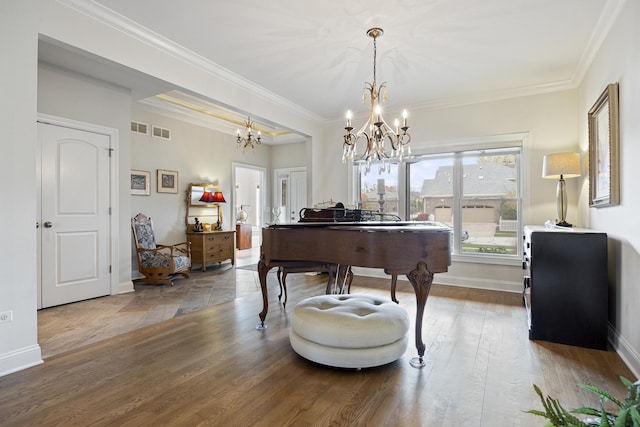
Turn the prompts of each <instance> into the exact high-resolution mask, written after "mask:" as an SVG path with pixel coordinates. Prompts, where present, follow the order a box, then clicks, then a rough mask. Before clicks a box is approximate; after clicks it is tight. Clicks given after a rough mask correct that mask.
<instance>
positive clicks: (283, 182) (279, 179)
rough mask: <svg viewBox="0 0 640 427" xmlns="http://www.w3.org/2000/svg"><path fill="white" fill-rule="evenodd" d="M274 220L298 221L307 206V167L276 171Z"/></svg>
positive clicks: (282, 222)
mask: <svg viewBox="0 0 640 427" xmlns="http://www.w3.org/2000/svg"><path fill="white" fill-rule="evenodd" d="M273 186H274V192H273V197H274V202H273V215H274V222H277V223H281V224H291V223H294V222H298V220H299V219H300V211H301V210H302V209H303V208H306V207H308V206H307V168H305V167H298V168H281V169H276V170H275V171H274V184H273Z"/></svg>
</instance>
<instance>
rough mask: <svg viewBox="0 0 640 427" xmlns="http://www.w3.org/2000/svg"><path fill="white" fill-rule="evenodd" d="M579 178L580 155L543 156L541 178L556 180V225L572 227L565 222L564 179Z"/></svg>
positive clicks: (558, 154) (555, 154) (556, 154)
mask: <svg viewBox="0 0 640 427" xmlns="http://www.w3.org/2000/svg"><path fill="white" fill-rule="evenodd" d="M578 176H580V153H554V154H547V155H546V156H544V159H543V161H542V177H543V178H549V179H558V187H557V188H556V209H557V210H558V219H557V221H556V225H559V226H561V227H573V225H571V224H569V223H568V222H567V221H566V218H567V189H566V187H565V182H564V180H565V178H575V177H578Z"/></svg>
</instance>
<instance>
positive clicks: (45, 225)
mask: <svg viewBox="0 0 640 427" xmlns="http://www.w3.org/2000/svg"><path fill="white" fill-rule="evenodd" d="M43 225H44V228H51V227H53V224H52V223H51V221H47V222H45V223H44V224H43Z"/></svg>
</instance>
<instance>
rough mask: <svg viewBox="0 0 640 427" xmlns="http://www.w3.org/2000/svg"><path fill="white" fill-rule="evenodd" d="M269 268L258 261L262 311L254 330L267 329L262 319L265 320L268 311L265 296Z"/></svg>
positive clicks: (267, 299)
mask: <svg viewBox="0 0 640 427" xmlns="http://www.w3.org/2000/svg"><path fill="white" fill-rule="evenodd" d="M270 269H271V267H269V266H268V265H267V264H265V262H264V261H263V260H262V259H260V261H258V278H259V279H260V288H262V311H261V312H260V314H259V316H260V323H258V324H257V325H256V329H267V325H266V324H265V323H264V319H266V318H267V312H268V311H269V297H268V295H267V273H268V272H269V270H270Z"/></svg>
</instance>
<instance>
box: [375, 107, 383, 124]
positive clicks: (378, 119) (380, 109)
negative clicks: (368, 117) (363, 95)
mask: <svg viewBox="0 0 640 427" xmlns="http://www.w3.org/2000/svg"><path fill="white" fill-rule="evenodd" d="M380 113H382V108H380V104H378V105H376V115H377V120H376V121H377V122H378V123H380V122H381V121H382V120H380Z"/></svg>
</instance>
